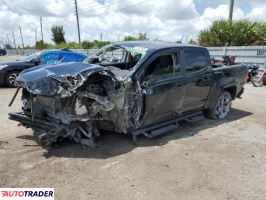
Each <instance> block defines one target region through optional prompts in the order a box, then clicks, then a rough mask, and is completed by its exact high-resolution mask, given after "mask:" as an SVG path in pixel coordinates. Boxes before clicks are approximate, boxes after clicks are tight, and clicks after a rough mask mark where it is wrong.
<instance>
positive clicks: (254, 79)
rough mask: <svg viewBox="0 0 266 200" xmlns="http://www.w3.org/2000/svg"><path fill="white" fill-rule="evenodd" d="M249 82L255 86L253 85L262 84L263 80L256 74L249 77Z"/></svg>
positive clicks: (258, 85) (260, 85) (259, 85)
mask: <svg viewBox="0 0 266 200" xmlns="http://www.w3.org/2000/svg"><path fill="white" fill-rule="evenodd" d="M251 82H252V84H253V85H254V86H255V87H262V85H263V80H262V78H260V77H258V76H253V77H252V79H251Z"/></svg>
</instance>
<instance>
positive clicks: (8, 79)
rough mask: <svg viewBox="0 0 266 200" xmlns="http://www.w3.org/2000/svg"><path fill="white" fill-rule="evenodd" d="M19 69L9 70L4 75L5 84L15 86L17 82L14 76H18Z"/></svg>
mask: <svg viewBox="0 0 266 200" xmlns="http://www.w3.org/2000/svg"><path fill="white" fill-rule="evenodd" d="M19 73H20V72H19V71H11V72H9V73H8V74H7V76H6V84H7V85H8V86H9V87H17V86H18V85H17V83H16V78H17V77H18V75H19Z"/></svg>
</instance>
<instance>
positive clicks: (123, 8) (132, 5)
mask: <svg viewBox="0 0 266 200" xmlns="http://www.w3.org/2000/svg"><path fill="white" fill-rule="evenodd" d="M148 1H151V0H146V1H142V2H139V3H136V4H131V5H128V6H125V7H122V8H119V9H116V10H113V11H109V12H106V13H103V14H99V15H92V16H91V17H98V16H102V15H106V14H110V13H113V12H117V11H121V10H125V9H127V8H130V7H134V6H137V5H140V4H144V3H146V2H148Z"/></svg>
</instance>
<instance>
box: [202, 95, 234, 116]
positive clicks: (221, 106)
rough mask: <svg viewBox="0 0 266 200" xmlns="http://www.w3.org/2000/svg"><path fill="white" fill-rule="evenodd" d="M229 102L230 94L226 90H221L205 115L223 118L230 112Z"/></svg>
mask: <svg viewBox="0 0 266 200" xmlns="http://www.w3.org/2000/svg"><path fill="white" fill-rule="evenodd" d="M231 104H232V96H231V94H230V93H229V92H227V91H223V92H222V93H221V94H220V96H219V98H218V99H217V101H216V103H215V105H214V106H213V108H211V109H209V110H207V111H206V115H207V117H209V118H211V119H224V118H226V117H227V116H228V114H229V113H230V110H231Z"/></svg>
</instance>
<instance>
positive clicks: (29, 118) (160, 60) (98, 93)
mask: <svg viewBox="0 0 266 200" xmlns="http://www.w3.org/2000/svg"><path fill="white" fill-rule="evenodd" d="M247 73H248V70H247V67H246V66H244V65H241V64H236V65H232V66H229V65H228V66H226V65H223V66H221V65H219V66H215V65H212V63H211V58H210V55H209V52H208V50H207V49H206V48H204V47H200V46H193V45H185V44H178V43H158V42H149V41H145V42H144V41H135V42H118V43H113V44H112V45H109V46H106V47H104V48H102V49H100V50H99V51H98V52H96V53H95V54H94V55H92V56H90V57H88V58H87V59H86V60H85V61H84V62H83V63H59V64H56V65H46V66H38V67H34V68H30V69H27V70H24V71H23V72H22V73H21V74H20V75H19V77H18V78H17V80H16V81H17V84H18V85H19V87H18V90H19V88H23V90H22V103H23V106H22V112H18V113H9V118H10V119H11V120H15V121H18V122H20V124H22V125H24V126H25V127H27V128H32V130H33V133H34V135H35V136H36V137H37V138H38V140H39V141H40V142H41V143H42V144H45V145H50V144H53V143H55V142H57V141H58V140H62V139H64V138H65V139H70V140H73V141H76V142H78V143H81V144H82V145H85V146H94V145H95V138H96V137H98V136H99V135H100V133H101V132H102V131H105V132H109V131H112V132H118V133H123V134H130V135H131V136H132V138H133V141H135V142H136V140H137V137H138V136H139V135H143V136H146V137H155V136H158V135H161V134H164V133H167V132H169V131H171V130H173V129H176V128H177V127H178V126H179V122H180V121H182V120H185V121H188V122H194V121H197V120H199V119H202V118H203V116H206V117H209V118H211V119H217V120H219V119H224V118H226V117H227V116H228V115H229V112H230V109H231V103H232V100H234V99H236V98H237V97H240V96H241V94H242V93H243V91H244V84H245V82H246V76H247ZM16 94H17V92H16ZM14 98H15V97H14Z"/></svg>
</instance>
